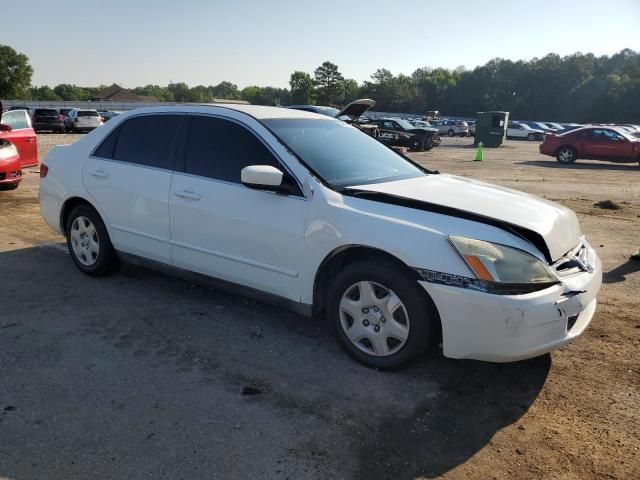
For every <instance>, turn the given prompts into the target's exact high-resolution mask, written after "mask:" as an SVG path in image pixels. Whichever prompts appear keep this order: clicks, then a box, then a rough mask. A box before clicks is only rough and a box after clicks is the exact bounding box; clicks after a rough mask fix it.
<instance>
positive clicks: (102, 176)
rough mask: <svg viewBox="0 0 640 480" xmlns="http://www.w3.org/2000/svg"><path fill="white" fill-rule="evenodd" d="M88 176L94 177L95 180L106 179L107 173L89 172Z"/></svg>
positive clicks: (99, 171) (101, 171)
mask: <svg viewBox="0 0 640 480" xmlns="http://www.w3.org/2000/svg"><path fill="white" fill-rule="evenodd" d="M89 175H91V176H93V177H96V178H108V177H109V174H108V173H107V172H105V171H104V170H94V171H93V172H90V173H89Z"/></svg>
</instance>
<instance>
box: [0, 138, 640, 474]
mask: <svg viewBox="0 0 640 480" xmlns="http://www.w3.org/2000/svg"><path fill="white" fill-rule="evenodd" d="M76 138H77V136H76V135H53V134H50V135H40V136H39V138H38V141H39V150H40V159H43V158H44V156H45V154H46V152H47V151H48V150H49V149H50V148H51V146H52V145H54V144H57V143H68V142H72V141H74V140H75V139H76ZM470 144H471V140H470V139H459V138H456V139H444V141H443V145H442V146H441V147H439V148H436V149H434V150H433V151H431V152H425V153H421V154H416V155H412V156H413V158H415V159H416V160H418V161H419V162H421V163H424V164H425V165H427V166H429V167H430V168H436V169H439V170H440V171H443V172H450V173H456V174H461V175H466V176H469V177H473V178H479V179H483V180H487V181H490V182H493V183H497V184H501V185H505V186H509V187H513V188H518V189H521V190H524V191H527V192H530V193H534V194H537V195H540V196H544V197H547V198H549V199H552V200H556V201H558V202H560V203H563V204H565V205H567V206H569V207H571V208H573V209H574V210H576V211H577V212H578V214H579V217H580V221H581V223H582V227H583V230H584V232H585V233H586V235H587V236H588V238H589V240H590V242H591V243H592V245H594V247H596V248H597V250H598V252H599V254H600V256H601V258H602V260H603V264H604V269H605V272H607V273H606V275H605V284H604V286H603V290H602V292H601V295H600V297H599V300H600V306H599V309H598V312H597V314H596V317H595V319H594V321H593V323H592V325H591V327H590V328H589V329H588V331H587V332H586V333H585V335H584V336H583V337H582V338H581V339H579V340H578V341H576V342H575V343H573V344H571V345H569V346H567V347H565V348H563V349H561V350H559V351H556V352H553V353H552V354H551V355H546V356H543V357H540V358H537V359H533V360H529V361H525V362H519V363H515V364H506V365H505V364H489V363H482V362H475V361H454V360H449V359H446V358H443V357H442V355H441V353H440V352H439V351H434V352H431V353H430V354H429V355H427V356H425V358H424V359H422V360H421V361H420V362H417V363H416V364H414V365H412V366H411V367H409V368H407V369H405V370H402V371H398V372H393V373H387V372H376V371H373V370H369V369H366V368H364V367H361V366H360V365H358V364H356V363H354V362H353V361H351V360H350V359H349V358H347V357H346V355H344V354H343V353H342V351H340V350H339V348H338V346H337V345H336V344H335V342H334V340H333V338H332V337H331V336H330V335H329V334H328V332H327V329H326V328H325V327H324V326H323V325H322V323H321V322H317V321H313V320H308V319H305V318H302V317H299V316H297V315H295V314H293V313H290V312H288V311H284V310H280V309H278V308H276V307H272V306H269V305H265V304H261V303H258V302H254V301H250V300H246V299H244V298H241V297H237V296H233V295H230V294H226V293H223V292H220V291H216V290H213V289H210V288H208V287H206V286H202V285H194V284H192V283H189V282H185V281H183V280H179V279H176V278H173V277H169V276H165V275H162V274H158V273H154V272H149V271H147V270H143V269H140V268H136V267H132V266H124V267H123V268H122V269H121V272H120V273H118V274H116V275H114V276H111V277H108V278H104V279H92V278H89V277H86V276H84V275H82V274H81V273H80V272H79V271H78V270H77V269H76V268H75V266H74V265H73V264H72V261H71V259H70V258H69V257H68V254H66V253H65V249H64V247H62V246H61V245H60V244H61V242H62V241H63V239H62V238H61V237H59V236H57V235H55V234H54V233H53V232H51V231H50V230H49V229H48V227H46V226H45V225H44V223H43V221H42V220H41V219H40V216H39V213H38V200H37V189H38V178H37V177H38V175H37V171H38V169H37V168H32V169H27V172H26V175H25V180H24V181H23V183H22V185H21V186H20V187H19V188H18V189H17V190H14V191H3V192H0V208H1V210H0V211H1V212H2V215H1V216H0V278H1V279H2V286H3V289H2V294H0V303H1V304H2V309H0V371H1V372H2V373H1V374H0V479H3V477H6V478H8V479H11V480H18V479H39V478H46V479H87V478H94V479H107V478H126V479H143V478H144V479H148V478H171V479H178V478H185V479H190V480H191V479H200V478H202V479H229V478H261V479H271V478H274V479H286V478H289V479H351V478H353V479H367V480H369V479H412V478H421V477H424V478H434V477H435V478H447V479H462V478H478V479H485V478H497V479H513V478H523V479H525V478H526V479H528V478H543V477H544V478H562V479H591V478H593V479H602V478H608V479H636V478H640V453H639V452H638V447H640V414H639V413H638V412H639V411H640V388H639V387H640V373H639V372H640V366H639V365H638V352H639V351H640V350H639V347H640V309H639V306H638V305H639V302H638V292H639V291H640V262H630V261H628V260H627V259H628V256H629V254H630V253H632V251H634V250H635V249H636V248H638V247H640V222H639V217H640V186H639V185H640V169H638V167H637V166H636V165H632V164H625V165H622V164H610V163H601V162H584V163H578V164H576V165H574V166H569V167H566V166H560V165H558V164H556V162H555V161H554V160H553V159H550V158H548V157H543V156H541V155H539V154H538V153H537V144H536V143H528V142H516V141H510V142H508V143H507V145H506V146H504V147H503V148H500V149H497V150H485V161H484V162H473V161H472V159H473V157H474V150H473V148H472V147H471V146H470ZM601 200H612V201H614V202H616V203H617V204H619V206H620V207H621V208H620V209H619V210H606V209H601V208H598V207H595V206H594V203H596V202H598V201H601ZM3 480H4V479H3Z"/></svg>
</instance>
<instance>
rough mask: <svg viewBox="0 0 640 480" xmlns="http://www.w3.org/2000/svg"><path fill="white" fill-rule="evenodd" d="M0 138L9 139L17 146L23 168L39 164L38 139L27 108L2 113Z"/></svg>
mask: <svg viewBox="0 0 640 480" xmlns="http://www.w3.org/2000/svg"><path fill="white" fill-rule="evenodd" d="M0 140H7V141H9V142H11V143H13V144H14V145H15V146H16V148H17V149H18V154H19V155H20V166H21V167H22V168H24V167H31V166H34V165H38V139H37V137H36V132H35V131H34V130H33V128H31V118H30V117H29V112H27V111H26V110H11V111H9V112H5V113H3V114H2V120H1V121H0Z"/></svg>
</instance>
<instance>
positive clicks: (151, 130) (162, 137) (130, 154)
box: [93, 115, 182, 170]
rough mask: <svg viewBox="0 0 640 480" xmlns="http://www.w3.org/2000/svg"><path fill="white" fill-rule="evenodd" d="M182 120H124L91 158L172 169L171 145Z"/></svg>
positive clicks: (168, 117) (152, 117)
mask: <svg viewBox="0 0 640 480" xmlns="http://www.w3.org/2000/svg"><path fill="white" fill-rule="evenodd" d="M181 120H182V117H181V116H179V115H144V116H141V117H134V118H131V119H129V120H125V122H124V123H123V124H122V125H120V126H118V127H117V128H116V130H114V131H113V132H111V133H110V134H109V136H108V137H107V138H106V139H104V140H103V142H102V143H101V144H100V146H99V147H98V148H97V149H96V151H95V152H94V154H93V155H94V156H96V157H101V158H110V159H114V160H119V161H122V162H127V163H133V164H136V165H142V166H146V167H156V168H163V169H165V170H172V169H173V165H172V158H171V156H172V149H173V142H174V138H175V136H176V132H177V130H178V126H179V124H180V121H181Z"/></svg>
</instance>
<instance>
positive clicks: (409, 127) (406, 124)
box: [395, 118, 416, 130]
mask: <svg viewBox="0 0 640 480" xmlns="http://www.w3.org/2000/svg"><path fill="white" fill-rule="evenodd" d="M395 122H396V123H398V124H399V125H400V126H401V127H402V128H404V129H405V130H413V129H414V128H416V127H414V126H413V125H411V124H410V123H409V122H407V121H406V120H402V119H401V118H399V119H397V120H395Z"/></svg>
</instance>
